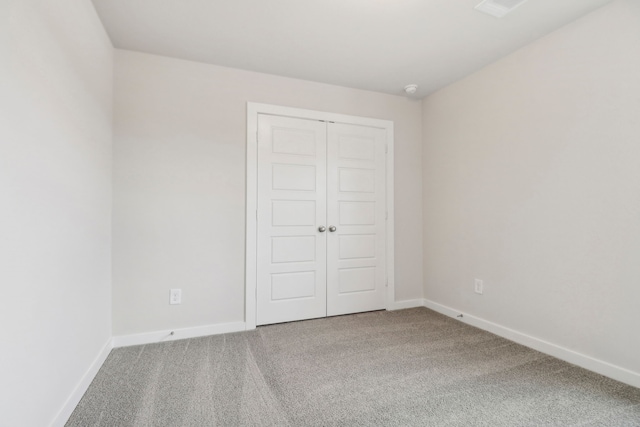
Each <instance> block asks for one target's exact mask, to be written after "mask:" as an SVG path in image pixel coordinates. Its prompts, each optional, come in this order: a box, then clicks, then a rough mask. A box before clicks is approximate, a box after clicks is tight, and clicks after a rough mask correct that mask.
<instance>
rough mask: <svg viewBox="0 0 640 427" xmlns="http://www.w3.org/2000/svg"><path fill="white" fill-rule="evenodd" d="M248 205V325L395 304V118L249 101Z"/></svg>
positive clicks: (246, 317) (249, 326)
mask: <svg viewBox="0 0 640 427" xmlns="http://www.w3.org/2000/svg"><path fill="white" fill-rule="evenodd" d="M300 119H302V120H300ZM323 133H324V136H325V138H324V139H323ZM294 139H295V140H296V141H297V142H296V143H295V144H294V143H293V141H294ZM258 141H260V143H259V144H258ZM323 141H326V143H328V146H326V145H325V143H323ZM385 151H386V152H387V153H386V154H385ZM322 154H324V157H323V156H322ZM258 160H260V161H258ZM314 180H315V182H313V181H314ZM327 199H328V200H329V201H330V203H328V204H326V201H327ZM258 211H260V215H258ZM323 211H324V214H323ZM246 213H247V215H246V228H247V236H246V237H247V239H246V308H245V323H246V327H247V329H254V328H255V326H256V324H257V323H259V324H267V323H276V322H282V321H288V320H301V319H305V318H312V317H323V316H325V315H336V314H345V313H352V312H359V311H368V310H375V309H382V308H385V307H390V306H391V305H392V304H393V301H394V277H393V272H394V264H393V260H394V254H393V229H394V224H393V218H394V212H393V123H392V122H390V121H386V120H378V119H369V118H363V117H354V116H346V115H341V114H333V113H325V112H318V111H310V110H301V109H295V108H289V107H279V106H272V105H266V104H255V103H248V106H247V211H246ZM314 214H315V219H316V221H315V224H313V225H310V224H311V223H312V221H311V219H312V216H313V215H314ZM319 226H325V227H326V228H327V230H326V231H325V232H324V233H321V232H319V231H318V229H317V227H319ZM330 226H335V227H336V229H335V231H334V232H331V231H329V227H330ZM260 248H262V250H260ZM265 248H266V249H265ZM258 273H260V275H261V279H260V280H261V286H257V284H258ZM325 275H326V276H325ZM265 284H266V285H265ZM325 292H328V294H325ZM323 297H324V302H326V304H324V305H323V304H322V303H323V301H322V300H323ZM257 313H260V314H259V315H260V316H261V319H260V321H259V322H257V321H256V320H257V316H258V314H257ZM263 314H264V316H263ZM265 316H266V317H265Z"/></svg>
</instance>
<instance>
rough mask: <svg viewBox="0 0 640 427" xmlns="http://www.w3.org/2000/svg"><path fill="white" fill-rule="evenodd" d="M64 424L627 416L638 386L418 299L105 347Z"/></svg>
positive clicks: (570, 420) (593, 421)
mask: <svg viewBox="0 0 640 427" xmlns="http://www.w3.org/2000/svg"><path fill="white" fill-rule="evenodd" d="M67 426H82V427H86V426H199V427H202V426H296V427H297V426H490V427H499V426H509V427H511V426H593V427H595V426H602V427H604V426H606V427H613V426H616V427H622V426H636V427H637V426H640V389H637V388H634V387H630V386H627V385H625V384H622V383H619V382H617V381H614V380H611V379H608V378H605V377H603V376H601V375H598V374H595V373H592V372H589V371H587V370H584V369H582V368H579V367H576V366H574V365H571V364H569V363H566V362H563V361H560V360H558V359H555V358H553V357H550V356H546V355H544V354H542V353H539V352H537V351H534V350H531V349H529V348H527V347H523V346H521V345H518V344H515V343H513V342H511V341H508V340H505V339H503V338H500V337H497V336H495V335H493V334H490V333H488V332H484V331H482V330H480V329H476V328H474V327H471V326H468V325H466V324H464V323H461V322H458V321H457V320H455V319H451V318H449V317H446V316H443V315H441V314H438V313H435V312H433V311H431V310H428V309H426V308H415V309H408V310H401V311H393V312H387V311H379V312H371V313H362V314H355V315H349V316H340V317H331V318H325V319H317V320H308V321H303V322H293V323H285V324H280V325H271V326H264V327H259V328H257V329H256V330H255V331H249V332H240V333H233V334H226V335H216V336H210V337H204V338H194V339H187V340H181V341H172V342H166V343H160V344H150V345H143V346H135V347H125V348H117V349H114V350H113V351H112V352H111V354H110V355H109V357H108V358H107V360H106V362H105V364H104V365H103V367H102V368H101V369H100V372H99V373H98V375H97V376H96V378H95V379H94V381H93V383H92V384H91V386H90V387H89V390H88V391H87V393H86V394H85V396H84V397H83V399H82V400H81V402H80V403H79V404H78V406H77V408H76V410H75V411H74V413H73V414H72V416H71V418H70V419H69V421H68V423H67Z"/></svg>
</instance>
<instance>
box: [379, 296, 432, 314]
mask: <svg viewBox="0 0 640 427" xmlns="http://www.w3.org/2000/svg"><path fill="white" fill-rule="evenodd" d="M414 307H424V300H423V299H422V298H418V299H407V300H404V301H394V302H393V304H391V306H390V307H388V308H387V310H389V311H393V310H404V309H405V308H414Z"/></svg>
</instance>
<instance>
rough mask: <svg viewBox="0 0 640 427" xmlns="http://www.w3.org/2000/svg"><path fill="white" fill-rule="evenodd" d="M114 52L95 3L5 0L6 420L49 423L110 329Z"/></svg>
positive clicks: (1, 89)
mask: <svg viewBox="0 0 640 427" xmlns="http://www.w3.org/2000/svg"><path fill="white" fill-rule="evenodd" d="M112 52H113V49H112V47H111V43H110V42H109V40H108V38H107V36H106V34H105V32H104V30H103V28H102V25H101V24H100V21H99V20H98V18H97V15H96V13H95V11H94V9H93V6H92V5H91V2H88V1H87V2H78V1H72V0H56V1H53V0H48V1H35V0H6V1H2V2H1V4H0V288H1V289H2V298H1V301H0V304H1V308H0V324H2V328H3V330H2V334H1V335H0V343H1V348H0V360H1V361H2V363H1V365H2V367H1V370H2V374H1V379H0V425H2V426H38V427H40V426H45V425H49V424H50V423H51V422H52V421H53V420H54V419H55V418H56V416H57V414H58V412H59V411H61V409H62V408H63V407H64V405H65V401H66V400H67V398H69V396H71V395H72V392H73V391H74V389H75V388H76V386H77V385H78V384H79V383H80V381H81V379H82V378H83V376H84V375H85V373H86V372H87V370H88V369H89V368H90V367H91V366H92V364H93V362H94V360H96V358H97V357H99V355H100V354H104V352H102V350H103V349H104V346H105V345H106V344H107V342H108V341H109V339H110V337H111V289H110V286H111V283H110V282H111V261H110V259H111V254H110V242H111V119H112V117H111V115H112V114H111V108H112V70H113V57H112ZM67 409H68V408H67ZM62 418H64V416H62ZM60 420H62V421H64V419H61V418H60V417H58V421H60Z"/></svg>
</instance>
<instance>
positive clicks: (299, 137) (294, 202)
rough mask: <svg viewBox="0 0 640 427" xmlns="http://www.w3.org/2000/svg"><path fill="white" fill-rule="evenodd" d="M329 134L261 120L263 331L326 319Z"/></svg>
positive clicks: (312, 125) (259, 319) (301, 122)
mask: <svg viewBox="0 0 640 427" xmlns="http://www.w3.org/2000/svg"><path fill="white" fill-rule="evenodd" d="M326 129H327V128H326V124H325V123H324V122H320V121H317V120H306V119H295V118H289V117H280V116H270V115H265V114H260V115H258V174H257V178H258V182H257V189H258V219H257V242H256V243H257V295H256V297H257V298H256V302H257V307H256V308H257V313H256V323H257V324H258V325H265V324H270V323H279V322H287V321H292V320H302V319H311V318H316V317H324V316H326V271H327V270H326V268H327V266H326V256H327V248H326V241H327V239H326V235H327V233H326V232H320V231H319V227H320V226H322V225H326V223H325V221H326V215H327V212H326V201H327V193H326V157H327V154H326V153H327V150H326V144H327V133H326V132H327V131H326Z"/></svg>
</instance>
